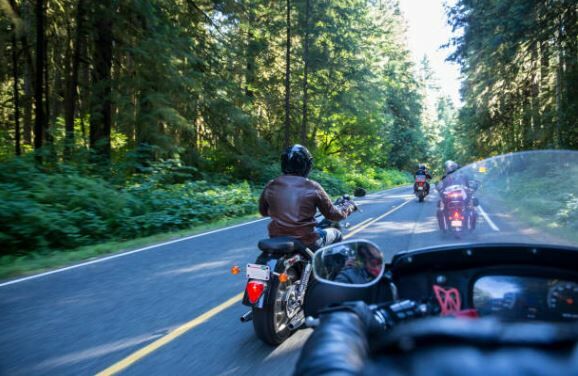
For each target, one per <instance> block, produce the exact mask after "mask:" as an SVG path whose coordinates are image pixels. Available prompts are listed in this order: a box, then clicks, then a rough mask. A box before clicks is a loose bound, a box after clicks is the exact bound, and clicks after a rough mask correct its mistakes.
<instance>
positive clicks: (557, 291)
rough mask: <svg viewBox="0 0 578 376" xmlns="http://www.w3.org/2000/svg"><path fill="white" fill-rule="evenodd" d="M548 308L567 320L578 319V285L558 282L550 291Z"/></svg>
mask: <svg viewBox="0 0 578 376" xmlns="http://www.w3.org/2000/svg"><path fill="white" fill-rule="evenodd" d="M548 308H550V309H551V310H554V311H556V312H558V313H560V315H561V316H562V317H563V318H565V319H578V283H574V282H558V283H556V284H555V285H554V286H552V287H551V288H550V290H548Z"/></svg>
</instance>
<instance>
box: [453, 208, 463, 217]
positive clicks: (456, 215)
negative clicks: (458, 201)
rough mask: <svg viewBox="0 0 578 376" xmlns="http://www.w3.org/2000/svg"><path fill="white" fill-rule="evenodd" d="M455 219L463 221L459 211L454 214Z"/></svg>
mask: <svg viewBox="0 0 578 376" xmlns="http://www.w3.org/2000/svg"><path fill="white" fill-rule="evenodd" d="M453 219H462V216H461V215H460V212H459V211H457V210H456V211H455V212H454V214H453Z"/></svg>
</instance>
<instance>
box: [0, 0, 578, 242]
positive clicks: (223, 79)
mask: <svg viewBox="0 0 578 376" xmlns="http://www.w3.org/2000/svg"><path fill="white" fill-rule="evenodd" d="M0 10H1V16H0V28H1V29H2V30H3V33H1V34H0V59H1V61H2V64H1V65H0V164H1V165H0V241H1V242H2V244H3V250H4V252H17V253H18V252H25V251H27V250H42V249H54V248H74V247H77V246H79V245H84V244H92V243H94V242H98V241H102V240H106V239H121V238H131V237H138V236H143V235H148V234H153V233H157V232H162V231H169V230H173V229H178V228H186V227H188V226H190V225H191V224H195V223H206V222H210V221H213V220H217V219H221V218H225V217H234V216H239V215H244V214H249V213H253V212H254V209H255V206H254V205H255V195H256V194H257V193H258V192H259V189H260V187H261V186H262V185H263V184H264V183H265V182H266V181H267V180H268V179H271V178H273V177H274V176H276V175H277V174H278V173H279V167H278V158H279V154H280V151H281V150H282V149H283V148H284V147H285V146H286V145H288V144H291V143H295V142H300V143H303V144H305V145H306V146H307V147H309V148H310V149H311V150H312V151H313V154H314V156H315V170H314V171H313V174H312V177H313V178H314V179H316V180H318V181H320V182H321V183H322V184H323V185H324V186H325V187H326V189H327V190H328V191H329V192H330V193H332V194H339V193H344V192H345V191H351V190H352V189H353V188H355V187H358V186H363V187H364V188H368V189H378V188H383V187H386V186H391V185H395V184H400V183H403V182H406V181H407V176H408V175H406V174H404V173H401V172H399V171H400V170H406V171H411V170H412V169H413V168H415V166H416V164H417V162H418V161H424V160H425V161H426V162H428V164H429V165H430V166H431V167H432V168H433V169H434V170H435V169H438V171H439V168H440V166H441V165H442V163H443V161H444V160H446V159H455V160H457V161H458V162H460V163H462V164H465V163H466V162H469V161H472V160H476V159H480V158H484V157H487V156H490V155H495V154H499V153H504V152H509V151H517V150H527V149H536V148H576V147H578V127H577V126H576V118H577V116H578V16H577V15H578V9H577V4H576V2H575V1H572V0H556V1H552V0H511V1H492V2H479V1H473V0H459V1H457V3H456V4H455V6H453V7H451V8H448V16H449V22H450V23H451V24H452V25H453V27H454V29H455V31H456V35H457V36H456V37H455V38H454V39H453V40H451V41H449V43H448V46H449V50H448V52H449V53H451V56H450V60H453V61H454V62H456V63H458V64H460V66H461V69H462V73H463V79H464V82H463V85H462V98H463V105H462V107H461V108H457V107H456V106H457V105H458V104H455V103H452V101H451V100H450V99H449V98H447V97H445V96H443V95H442V93H441V92H440V89H439V85H438V83H439V80H443V77H436V76H435V72H433V71H432V69H431V67H430V64H429V62H428V60H427V58H425V57H424V59H423V60H422V62H421V64H414V63H413V60H412V59H411V56H410V53H409V51H408V48H407V44H406V36H405V33H406V24H405V21H404V19H403V15H402V14H400V11H399V8H398V3H397V0H374V1H367V0H315V1H313V0H286V1H269V0H194V1H193V0H123V1H118V0H100V1H89V0H52V1H46V0H0ZM432 98H436V99H435V100H432ZM111 208H113V209H111Z"/></svg>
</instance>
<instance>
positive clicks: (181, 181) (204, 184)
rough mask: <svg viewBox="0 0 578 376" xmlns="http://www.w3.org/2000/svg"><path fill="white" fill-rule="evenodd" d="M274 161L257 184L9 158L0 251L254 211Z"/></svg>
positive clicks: (171, 170)
mask: <svg viewBox="0 0 578 376" xmlns="http://www.w3.org/2000/svg"><path fill="white" fill-rule="evenodd" d="M267 166H268V167H264V166H263V165H261V166H260V170H262V171H263V173H262V179H263V180H261V181H259V182H257V184H256V185H255V186H251V185H250V184H249V183H248V182H247V181H241V182H239V181H236V182H235V181H233V180H232V179H230V178H227V177H225V176H222V175H208V174H203V175H205V178H206V180H202V179H201V178H198V176H199V172H198V170H197V169H194V168H190V167H187V166H182V165H181V164H180V162H179V161H177V160H166V161H160V162H157V163H151V164H150V165H149V166H148V167H146V168H145V167H143V168H142V170H141V172H140V173H139V174H136V175H133V176H132V177H131V178H130V179H128V180H127V181H126V182H125V183H124V184H122V185H119V181H118V180H117V179H115V178H114V177H111V178H109V179H104V178H102V177H99V176H98V175H95V174H93V173H90V172H87V171H82V170H79V169H78V168H77V167H75V166H74V165H71V164H66V165H65V164H58V165H56V166H54V168H53V169H50V170H48V169H45V168H38V167H37V165H36V164H35V163H34V162H33V161H32V160H27V159H23V158H16V159H13V160H11V161H9V162H4V163H2V164H1V165H0V167H1V168H0V242H1V243H2V254H0V256H1V255H6V254H26V253H29V252H42V251H46V250H54V249H73V248H77V247H80V246H86V245H91V244H97V243H101V242H105V241H110V240H122V239H133V238H137V237H143V236H148V235H152V234H158V233H162V232H170V231H176V230H179V229H186V228H190V227H191V226H195V225H200V224H207V223H212V222H215V221H219V220H222V219H226V218H237V217H242V216H245V215H248V214H253V213H255V212H256V210H257V207H256V203H257V197H258V195H259V193H260V191H261V187H262V186H263V185H264V184H265V183H266V181H267V180H269V179H273V178H275V177H277V176H278V175H279V171H278V165H276V164H271V163H270V164H268V165H267ZM195 177H197V178H195ZM311 178H312V179H314V180H316V181H318V182H319V183H320V184H322V185H323V186H324V187H325V189H326V190H327V192H328V193H329V194H331V195H341V194H345V193H349V194H351V193H352V192H353V190H354V189H355V188H356V187H363V188H365V189H367V190H377V189H382V188H388V187H391V186H394V185H399V184H404V183H407V182H409V181H410V177H409V175H408V174H405V173H401V172H399V171H394V170H380V169H377V170H375V169H366V170H365V171H360V172H355V170H353V169H351V170H350V171H348V172H345V170H344V169H342V172H341V174H335V173H329V172H324V171H320V170H315V171H314V172H313V173H312V175H311ZM113 182H114V184H113Z"/></svg>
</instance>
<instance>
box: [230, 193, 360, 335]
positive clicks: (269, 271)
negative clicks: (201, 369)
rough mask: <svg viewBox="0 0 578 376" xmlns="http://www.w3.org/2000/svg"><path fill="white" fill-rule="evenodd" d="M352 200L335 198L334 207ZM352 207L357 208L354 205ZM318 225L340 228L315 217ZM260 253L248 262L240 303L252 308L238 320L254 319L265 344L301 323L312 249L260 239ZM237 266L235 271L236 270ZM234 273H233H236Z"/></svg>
mask: <svg viewBox="0 0 578 376" xmlns="http://www.w3.org/2000/svg"><path fill="white" fill-rule="evenodd" d="M349 203H353V201H352V200H351V199H350V198H349V196H343V197H341V198H339V199H337V200H336V201H335V203H334V204H335V205H336V206H342V205H345V204H349ZM353 204H354V207H355V210H357V206H355V203H353ZM316 221H317V227H318V228H329V227H334V228H337V229H341V227H342V225H341V223H340V222H334V221H330V220H328V219H327V218H325V217H324V216H322V215H318V216H316ZM258 247H259V249H260V250H261V252H262V253H261V254H260V255H259V257H257V260H256V261H255V263H253V264H247V285H246V286H245V295H244V296H243V304H244V305H246V306H249V307H251V310H250V311H248V312H246V313H245V314H244V315H243V316H241V322H248V321H253V327H254V329H255V334H256V335H257V337H259V338H260V339H261V340H262V341H264V342H265V343H268V344H270V345H274V346H276V345H279V344H281V343H282V342H283V341H285V340H286V339H287V338H288V337H289V336H290V335H291V334H292V333H293V332H294V331H296V330H298V329H299V328H300V327H302V326H303V323H304V322H305V315H304V313H303V303H304V299H305V295H306V292H307V286H308V284H309V280H310V277H311V272H312V269H311V265H312V264H311V263H312V259H313V251H314V250H312V249H309V248H308V247H306V246H305V245H304V244H302V243H301V242H300V241H298V240H296V239H294V238H291V237H276V238H270V239H263V240H260V241H259V243H258ZM233 268H237V270H236V273H238V272H239V270H238V269H239V268H238V267H237V266H234V267H233ZM236 273H235V272H234V274H236Z"/></svg>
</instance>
